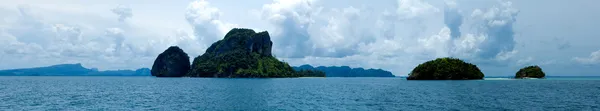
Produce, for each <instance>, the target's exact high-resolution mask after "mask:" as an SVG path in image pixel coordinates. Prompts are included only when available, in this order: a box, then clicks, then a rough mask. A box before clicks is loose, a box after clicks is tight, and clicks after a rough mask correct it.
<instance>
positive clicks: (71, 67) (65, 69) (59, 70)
mask: <svg viewBox="0 0 600 111" xmlns="http://www.w3.org/2000/svg"><path fill="white" fill-rule="evenodd" d="M0 76H150V69H148V68H140V69H137V70H107V71H98V69H96V68H92V69H88V68H85V67H83V66H82V65H81V63H77V64H58V65H52V66H47V67H36V68H24V69H11V70H1V71H0Z"/></svg>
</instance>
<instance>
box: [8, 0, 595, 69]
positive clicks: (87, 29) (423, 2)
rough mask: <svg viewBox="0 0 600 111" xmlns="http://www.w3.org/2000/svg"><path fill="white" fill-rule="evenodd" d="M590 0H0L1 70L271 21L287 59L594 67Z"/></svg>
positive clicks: (278, 49)
mask: <svg viewBox="0 0 600 111" xmlns="http://www.w3.org/2000/svg"><path fill="white" fill-rule="evenodd" d="M599 3H600V1H597V0H572V1H564V0H544V1H543V2H542V1H538V0H518V1H517V0H513V1H510V0H168V1H165V0H18V1H15V0H0V69H16V68H29V67H40V66H49V65H54V64H66V63H82V64H83V65H84V66H85V67H88V68H98V69H100V70H116V69H137V68H145V67H151V66H152V63H153V61H154V59H155V58H156V56H157V55H158V54H160V53H161V52H162V51H164V50H165V49H167V48H168V47H169V46H174V45H176V46H179V47H181V48H182V49H183V50H184V51H186V52H187V53H188V54H189V56H190V57H191V58H190V59H193V58H194V57H197V56H198V55H201V54H203V53H204V51H205V49H206V48H207V47H208V46H210V45H211V44H212V43H213V42H215V41H217V40H220V39H222V38H223V36H224V34H225V33H226V32H227V31H229V30H230V29H231V28H236V27H239V28H250V29H254V30H256V31H268V32H269V33H270V34H271V40H272V41H273V42H274V46H273V53H274V55H275V56H276V57H277V58H278V59H280V60H282V61H285V62H288V63H289V64H290V65H293V66H299V65H303V64H310V65H313V66H341V65H344V66H350V67H363V68H378V69H384V70H388V71H391V72H392V73H393V74H395V75H397V76H407V75H408V73H410V71H411V70H412V69H413V68H414V67H416V66H417V65H418V64H420V63H423V62H426V61H429V60H433V59H435V58H440V57H455V58H460V59H462V60H465V61H467V62H470V63H473V64H476V65H477V66H478V67H479V68H480V69H481V70H482V71H483V73H484V74H485V75H486V76H512V75H514V73H515V72H516V71H518V69H520V68H522V67H525V66H529V65H539V66H540V67H542V68H543V70H544V71H545V72H546V74H547V75H549V76H600V44H598V43H597V42H598V41H600V33H599V32H598V28H597V27H598V26H600V22H598V20H600V7H597V6H596V5H595V4H599Z"/></svg>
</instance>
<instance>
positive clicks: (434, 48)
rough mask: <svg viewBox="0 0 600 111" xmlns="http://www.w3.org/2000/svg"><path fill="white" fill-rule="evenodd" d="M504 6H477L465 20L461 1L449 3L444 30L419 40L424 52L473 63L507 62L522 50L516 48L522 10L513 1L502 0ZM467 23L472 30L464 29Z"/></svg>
mask: <svg viewBox="0 0 600 111" xmlns="http://www.w3.org/2000/svg"><path fill="white" fill-rule="evenodd" d="M500 4H501V5H500V6H494V7H492V8H489V9H485V11H484V10H482V9H475V10H474V11H473V12H472V14H471V15H470V17H469V18H467V19H465V18H463V17H464V16H463V15H462V13H461V11H460V10H458V9H457V8H456V7H457V6H458V4H456V3H455V2H452V1H447V2H446V6H445V7H446V8H445V10H444V24H445V27H444V28H442V29H441V31H440V33H438V34H437V35H433V36H431V37H425V38H420V39H419V43H420V44H419V46H421V47H422V49H424V50H423V51H428V50H429V51H431V52H434V54H435V55H438V56H452V57H459V58H463V59H467V60H469V61H472V62H482V63H494V64H506V63H508V62H504V61H509V60H512V58H513V57H514V56H515V55H516V54H517V53H518V51H517V50H514V46H515V44H516V42H515V40H514V30H513V24H514V23H515V22H516V16H517V14H518V12H519V11H518V10H517V9H515V8H512V3H511V2H501V3H500ZM463 25H466V26H467V27H470V28H469V29H471V30H464V31H463V30H461V29H460V27H461V26H463Z"/></svg>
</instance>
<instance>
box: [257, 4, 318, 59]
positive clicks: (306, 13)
mask: <svg viewBox="0 0 600 111" xmlns="http://www.w3.org/2000/svg"><path fill="white" fill-rule="evenodd" d="M314 2H315V1H313V0H275V1H273V3H271V4H265V5H263V7H262V11H261V15H262V17H261V18H262V19H264V20H267V21H269V22H270V23H271V24H273V25H274V27H275V30H274V31H272V32H271V34H272V35H273V37H272V39H273V41H274V42H273V45H274V46H275V47H278V48H277V49H275V54H276V55H277V56H281V57H294V58H299V57H305V56H309V55H313V54H314V44H313V40H312V39H311V35H310V33H309V28H310V27H312V25H313V22H314V18H313V16H316V15H317V14H318V13H319V12H320V10H321V9H322V8H321V7H320V6H316V5H314Z"/></svg>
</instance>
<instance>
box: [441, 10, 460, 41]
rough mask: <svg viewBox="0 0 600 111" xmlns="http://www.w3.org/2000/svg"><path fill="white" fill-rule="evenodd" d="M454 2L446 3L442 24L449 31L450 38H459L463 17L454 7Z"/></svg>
mask: <svg viewBox="0 0 600 111" xmlns="http://www.w3.org/2000/svg"><path fill="white" fill-rule="evenodd" d="M456 5H457V4H456V2H454V1H447V2H446V7H445V10H444V23H445V24H446V27H448V28H449V29H450V36H451V37H453V38H458V37H460V36H461V32H460V29H459V28H460V26H461V25H462V21H463V16H462V15H461V13H460V12H459V10H458V9H457V6H456Z"/></svg>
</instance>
